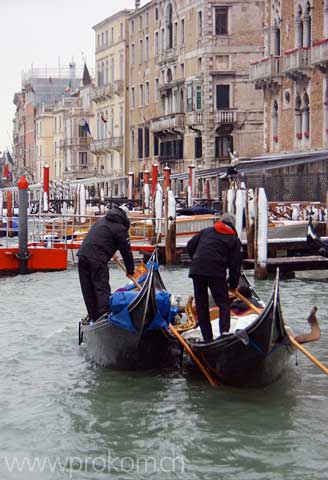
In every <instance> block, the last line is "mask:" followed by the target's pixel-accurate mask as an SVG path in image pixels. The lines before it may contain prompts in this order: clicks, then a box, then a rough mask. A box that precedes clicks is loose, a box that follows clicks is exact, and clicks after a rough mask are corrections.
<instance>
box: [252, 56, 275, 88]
mask: <svg viewBox="0 0 328 480" xmlns="http://www.w3.org/2000/svg"><path fill="white" fill-rule="evenodd" d="M280 75H281V57H279V56H276V55H270V57H266V58H262V59H261V60H258V61H257V62H252V63H251V66H250V79H251V80H252V81H253V82H257V81H261V80H262V81H265V80H270V79H271V78H274V77H278V76H280Z"/></svg>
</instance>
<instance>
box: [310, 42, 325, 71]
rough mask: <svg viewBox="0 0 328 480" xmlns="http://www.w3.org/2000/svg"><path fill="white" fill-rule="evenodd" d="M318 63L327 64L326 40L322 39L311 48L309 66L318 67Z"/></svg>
mask: <svg viewBox="0 0 328 480" xmlns="http://www.w3.org/2000/svg"><path fill="white" fill-rule="evenodd" d="M320 63H323V64H324V63H328V38H324V39H323V40H320V42H316V43H314V44H313V46H312V50H311V64H312V65H320Z"/></svg>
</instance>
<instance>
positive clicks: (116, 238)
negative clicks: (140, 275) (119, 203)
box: [78, 208, 134, 275]
mask: <svg viewBox="0 0 328 480" xmlns="http://www.w3.org/2000/svg"><path fill="white" fill-rule="evenodd" d="M129 227H130V222H129V219H128V217H127V215H126V214H125V212H123V211H122V210H121V209H120V208H113V209H112V210H109V211H108V212H107V214H106V215H105V216H104V217H103V218H101V219H100V220H98V222H97V223H95V224H94V225H93V226H92V227H91V228H90V230H89V232H88V235H87V236H86V238H85V239H84V240H83V242H82V245H81V247H80V249H79V251H78V256H79V257H85V258H87V259H88V260H89V261H94V262H100V263H104V262H108V261H109V260H110V259H111V258H112V256H113V255H114V253H115V252H116V251H117V250H119V251H120V252H121V255H122V258H123V260H124V263H125V266H126V269H127V273H128V274H129V275H132V274H133V272H134V261H133V256H132V253H131V247H130V238H129Z"/></svg>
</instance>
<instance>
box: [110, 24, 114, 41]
mask: <svg viewBox="0 0 328 480" xmlns="http://www.w3.org/2000/svg"><path fill="white" fill-rule="evenodd" d="M110 40H111V42H112V43H114V27H112V29H111V38H110Z"/></svg>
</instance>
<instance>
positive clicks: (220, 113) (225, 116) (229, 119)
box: [214, 110, 237, 125]
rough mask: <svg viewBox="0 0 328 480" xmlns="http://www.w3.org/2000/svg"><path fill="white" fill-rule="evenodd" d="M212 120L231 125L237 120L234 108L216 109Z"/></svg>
mask: <svg viewBox="0 0 328 480" xmlns="http://www.w3.org/2000/svg"><path fill="white" fill-rule="evenodd" d="M214 121H215V123H217V124H221V125H231V124H234V123H236V122H237V112H236V110H217V111H216V112H215V117H214Z"/></svg>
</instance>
